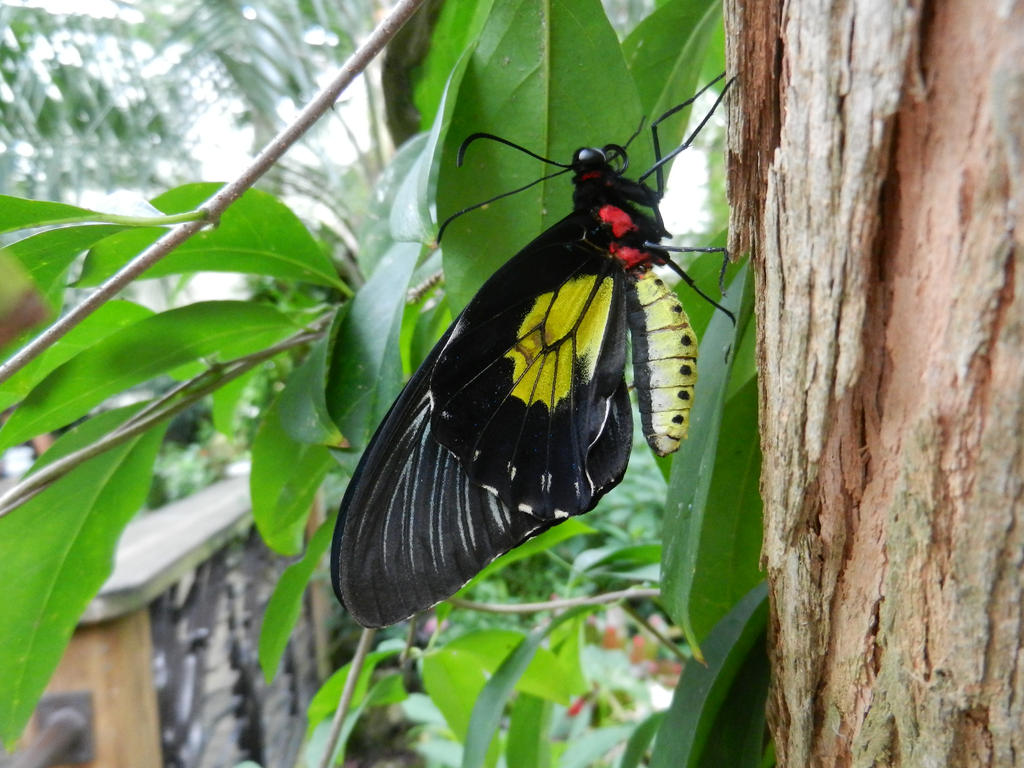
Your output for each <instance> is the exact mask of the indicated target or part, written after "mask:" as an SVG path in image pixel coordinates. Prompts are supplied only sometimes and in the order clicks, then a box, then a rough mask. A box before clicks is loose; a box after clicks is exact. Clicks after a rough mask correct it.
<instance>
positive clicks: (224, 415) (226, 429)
mask: <svg viewBox="0 0 1024 768" xmlns="http://www.w3.org/2000/svg"><path fill="white" fill-rule="evenodd" d="M260 373H261V372H260V369H259V368H258V367H256V368H252V369H251V370H249V371H247V372H246V373H243V374H241V375H240V376H236V377H235V378H233V379H232V380H231V381H229V382H227V383H226V384H223V385H221V386H220V387H218V388H217V389H216V390H215V391H214V392H213V393H212V395H211V398H212V399H213V408H212V414H211V415H212V417H213V428H214V429H216V430H217V431H218V432H220V433H221V434H222V435H224V437H226V438H228V439H229V440H233V439H234V438H235V424H236V422H237V420H238V416H239V412H238V406H239V403H241V402H242V397H243V396H244V395H245V390H246V388H247V387H248V386H249V384H250V383H251V382H252V381H253V379H255V378H256V377H257V376H258V375H260Z"/></svg>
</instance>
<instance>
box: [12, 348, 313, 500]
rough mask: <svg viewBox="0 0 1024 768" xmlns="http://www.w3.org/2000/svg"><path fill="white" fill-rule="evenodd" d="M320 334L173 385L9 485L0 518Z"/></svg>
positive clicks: (268, 350)
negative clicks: (108, 429)
mask: <svg viewBox="0 0 1024 768" xmlns="http://www.w3.org/2000/svg"><path fill="white" fill-rule="evenodd" d="M319 335H320V334H319V333H318V332H314V331H303V332H302V333H298V334H296V335H295V336H292V337H291V338H289V339H285V340H284V341H282V342H280V343H278V344H275V345H273V346H271V347H267V348H266V349H262V350H260V351H259V352H254V353H253V354H251V355H246V356H244V357H239V358H236V359H235V360H231V361H229V362H227V363H222V364H220V365H218V366H216V367H213V368H209V369H208V370H206V371H204V372H203V373H201V374H199V375H198V376H195V377H194V378H192V379H190V380H189V381H187V382H185V383H184V384H183V385H181V386H178V387H175V388H174V389H173V390H171V391H170V392H168V393H166V394H164V395H163V396H162V397H159V398H157V399H156V400H154V401H153V402H152V403H150V404H149V405H147V406H146V407H145V408H144V409H143V410H141V411H139V412H138V413H136V414H134V415H133V416H132V417H131V418H129V419H128V420H127V421H125V422H124V423H123V424H121V425H120V426H119V427H117V428H116V429H114V430H113V431H111V432H109V433H107V434H106V435H104V436H103V437H101V438H100V439H99V440H97V441H96V442H94V443H91V444H90V445H87V446H85V447H84V448H81V449H80V450H77V451H74V452H73V453H69V454H68V455H67V456H62V457H61V458H59V459H56V460H55V461H53V462H52V463H50V464H47V465H46V466H44V467H42V468H40V469H39V471H37V472H33V473H32V474H30V475H28V476H27V477H25V478H23V479H22V480H21V481H20V482H19V483H18V484H17V485H15V486H13V487H12V488H10V489H9V490H8V491H7V492H6V493H5V494H4V495H3V496H2V497H0V518H2V517H4V515H6V514H8V513H9V512H11V511H12V510H14V509H15V508H17V507H19V506H20V505H22V504H24V503H25V502H26V501H28V500H29V499H31V498H32V497H33V496H35V495H36V494H38V493H40V492H42V491H44V490H46V488H47V487H48V486H49V485H51V484H52V483H54V482H55V481H56V480H58V479H60V478H61V477H63V476H64V475H66V474H67V473H68V472H70V471H71V470H72V469H74V468H75V467H77V466H79V465H80V464H82V463H84V462H86V461H88V460H89V459H91V458H93V457H94V456H98V455H99V454H101V453H103V452H104V451H107V450H109V449H111V448H113V447H115V446H117V445H120V444H121V443H123V442H125V441H126V440H130V439H131V438H133V437H135V436H136V435H141V434H142V433H143V432H145V431H146V430H147V429H149V428H151V427H153V426H155V425H157V424H159V423H160V422H161V421H163V420H164V419H168V418H170V417H171V416H174V415H176V414H178V413H181V412H182V411H184V410H185V409H186V408H188V407H189V406H190V405H192V404H193V403H194V402H196V401H197V400H200V399H202V398H203V397H205V396H206V395H208V394H210V393H211V392H213V391H214V390H215V389H218V388H219V387H221V386H223V385H224V384H225V383H226V382H228V381H231V380H232V379H236V378H238V377H239V376H241V375H242V374H243V373H245V372H246V371H249V370H251V369H252V368H254V367H255V366H257V365H259V364H260V363H262V362H263V361H264V360H269V359H270V358H271V357H274V356H275V355H277V354H280V353H281V352H284V351H285V350H288V349H291V348H292V347H297V346H300V345H302V344H307V343H309V342H310V341H313V340H315V339H316V338H318V337H319ZM183 392H187V393H188V394H187V395H185V396H183V397H180V398H179V397H178V395H179V394H181V393H183Z"/></svg>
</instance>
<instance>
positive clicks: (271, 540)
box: [249, 393, 334, 555]
mask: <svg viewBox="0 0 1024 768" xmlns="http://www.w3.org/2000/svg"><path fill="white" fill-rule="evenodd" d="M282 399H283V393H282V395H279V396H278V397H277V399H276V400H274V402H273V403H271V405H270V407H269V408H267V409H266V410H264V412H263V421H262V422H260V427H259V429H258V430H257V431H256V437H255V438H254V440H253V444H252V471H251V472H250V473H249V493H250V496H251V497H252V517H253V521H254V522H255V523H256V528H257V530H258V531H259V532H260V536H262V537H263V540H264V541H265V542H266V543H267V546H268V547H270V548H271V549H273V550H274V551H275V552H279V553H280V554H282V555H294V554H297V553H298V552H301V551H302V543H303V539H304V537H305V530H306V520H307V519H308V518H309V512H310V509H311V507H312V504H313V497H314V496H315V495H316V492H317V490H318V489H319V488H320V484H321V483H322V482H323V479H324V477H325V476H326V474H327V471H328V470H329V469H330V468H331V466H332V465H333V463H334V462H333V459H332V458H331V454H330V452H329V451H328V450H327V449H326V448H325V447H323V446H322V445H313V444H310V443H297V442H295V441H294V440H292V438H291V436H290V435H289V434H288V431H287V430H286V429H285V428H284V426H283V425H282V423H281V402H282Z"/></svg>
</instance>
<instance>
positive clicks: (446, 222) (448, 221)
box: [437, 152, 572, 245]
mask: <svg viewBox="0 0 1024 768" xmlns="http://www.w3.org/2000/svg"><path fill="white" fill-rule="evenodd" d="M529 154H533V153H532V152H531V153H529ZM534 157H537V155H534ZM541 159H543V158H541ZM571 170H572V166H568V167H565V168H562V170H560V171H555V172H554V173H549V174H548V175H547V176H541V177H540V178H539V179H534V180H533V181H531V182H530V183H529V184H524V185H523V186H521V187H519V188H518V189H513V190H511V191H509V192H502V193H501V194H500V195H495V196H494V197H492V198H490V199H488V200H483V201H482V202H479V203H474V204H473V205H471V206H469V207H467V208H463V209H462V210H461V211H456V212H455V213H453V214H452V215H451V216H449V217H448V218H447V219H445V220H444V221H443V222H442V223H441V226H440V228H439V229H438V230H437V243H438V245H440V244H441V238H442V237H443V236H444V231H445V229H447V228H448V225H449V224H451V223H452V222H453V221H454V220H455V219H457V218H459V216H461V215H462V214H464V213H469V212H470V211H475V210H476V209H477V208H483V207H484V206H485V205H490V204H491V203H493V202H494V201H495V200H501V199H502V198H503V197H509V196H511V195H518V194H519V193H520V192H524V191H526V190H527V189H529V188H530V187H533V186H536V185H537V184H540V183H541V182H542V181H547V180H548V179H553V178H555V177H556V176H561V175H562V174H563V173H568V172H569V171H571Z"/></svg>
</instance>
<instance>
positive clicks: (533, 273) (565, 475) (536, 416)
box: [331, 214, 632, 627]
mask: <svg viewBox="0 0 1024 768" xmlns="http://www.w3.org/2000/svg"><path fill="white" fill-rule="evenodd" d="M574 216H575V214H574V215H573V216H570V217H567V219H565V220H563V222H562V223H561V224H559V225H556V226H555V227H553V228H552V229H551V230H548V232H546V233H545V234H544V235H542V236H541V237H540V238H538V239H537V240H535V241H534V242H533V243H531V245H530V246H528V247H527V248H525V249H523V251H521V252H520V253H519V254H518V255H517V256H515V257H514V258H513V259H512V260H510V262H509V263H508V264H507V265H506V266H505V267H504V268H502V269H501V270H499V271H498V272H497V273H495V275H494V276H493V277H492V278H491V279H490V280H489V281H488V282H487V283H486V284H485V286H484V287H483V288H482V289H481V291H480V293H478V294H477V296H476V297H475V298H474V299H473V301H472V302H471V303H470V305H469V306H468V307H467V308H466V310H465V311H464V312H463V313H462V314H461V315H460V316H459V318H458V319H457V320H456V321H455V323H454V324H453V325H452V327H451V328H450V329H449V330H448V332H447V333H446V334H445V336H444V337H443V338H442V339H441V340H440V341H439V342H438V344H437V345H436V346H435V347H434V349H433V350H432V351H431V353H430V355H428V357H427V359H426V360H425V361H424V363H423V365H422V366H420V368H419V370H418V371H417V372H416V373H415V375H414V376H413V377H412V379H411V380H410V381H409V383H408V384H407V385H406V387H405V389H404V390H403V391H402V393H401V394H400V395H399V397H398V399H397V400H396V402H395V404H394V405H393V406H392V408H391V410H390V411H389V412H388V414H387V416H386V417H385V418H384V421H383V422H382V423H381V425H380V427H379V428H378V429H377V432H376V434H375V435H374V437H373V438H372V440H371V441H370V444H369V446H368V448H367V449H366V451H365V453H364V455H363V458H362V460H361V461H360V463H359V466H358V467H357V468H356V472H355V474H354V475H353V478H352V480H351V482H350V483H349V486H348V489H347V491H346V493H345V498H344V499H343V500H342V504H341V510H340V513H339V518H338V523H337V527H336V529H335V534H334V541H333V546H332V552H331V573H332V581H333V584H334V589H335V593H336V594H337V596H338V599H339V600H340V601H341V602H342V603H343V604H344V605H345V606H346V608H348V610H349V611H350V612H351V613H352V615H353V616H354V617H355V618H356V620H357V621H359V623H361V624H363V625H364V626H371V627H377V626H386V625H388V624H393V623H395V622H397V621H401V620H402V619H405V618H407V617H408V616H410V615H412V614H413V613H416V612H417V611H421V610H424V609H426V608H429V607H430V606H432V605H434V604H436V603H437V602H439V601H440V600H443V599H444V598H446V597H449V596H450V595H451V594H453V593H454V592H456V591H457V590H458V589H459V588H460V587H462V586H463V585H464V584H465V583H466V582H467V581H468V580H469V579H470V578H472V577H473V576H474V575H475V574H476V573H478V572H479V571H480V569H481V568H483V567H484V566H485V565H486V564H487V563H488V562H490V561H491V560H493V559H494V558H495V557H497V556H498V555H501V554H503V553H505V552H507V551H508V550H510V549H512V548H514V547H515V546H517V545H519V544H521V543H522V542H523V541H525V540H526V539H528V538H530V537H531V536H534V535H536V534H538V533H540V532H541V531H543V530H545V529H547V528H549V527H551V526H552V525H554V524H556V523H557V522H559V521H560V519H561V518H563V517H565V516H568V515H570V514H579V513H581V512H586V511H587V510H589V509H591V508H592V507H593V505H594V504H596V503H597V500H598V498H600V496H601V495H602V494H603V493H604V492H606V491H607V490H608V489H610V488H611V487H613V486H614V485H615V484H616V483H617V482H618V481H619V480H620V479H621V477H622V475H623V473H624V472H625V468H626V463H627V461H628V458H629V448H630V440H631V435H632V414H631V411H630V406H629V398H628V395H627V392H626V387H625V382H624V380H623V365H624V354H625V352H624V346H623V345H624V336H625V329H624V322H625V320H624V316H625V311H624V309H623V306H622V304H623V301H624V299H623V295H622V294H623V285H622V276H621V274H619V273H616V272H615V271H614V270H612V269H610V268H609V266H607V265H606V262H607V260H606V259H604V258H603V256H602V254H601V252H600V251H597V250H596V249H594V248H592V247H590V246H588V245H586V243H585V242H584V241H583V240H582V236H583V232H584V231H585V230H583V229H581V222H580V220H579V219H578V218H576V219H574ZM531 278H532V280H531ZM573 280H577V281H580V280H582V281H583V283H586V282H587V281H589V282H590V283H591V284H592V285H602V286H604V287H603V288H602V291H603V292H602V293H601V294H600V296H592V293H593V292H592V291H589V290H585V288H586V286H585V285H584V284H583V283H580V282H577V283H575V284H574V285H575V286H576V288H577V289H578V290H577V291H576V294H574V295H575V296H576V297H577V298H580V297H582V298H581V300H578V301H575V304H573V306H578V307H579V308H580V314H581V316H583V317H584V318H586V314H587V312H588V311H590V310H589V309H588V308H589V307H592V306H594V305H595V302H598V304H599V305H600V307H602V310H601V312H599V313H598V315H594V316H592V317H590V318H589V319H588V320H587V322H588V323H589V325H588V327H587V328H586V331H587V334H588V346H587V349H588V350H589V352H590V354H591V355H592V356H593V359H592V360H590V359H588V360H587V361H586V365H580V364H578V361H576V360H574V361H573V365H574V369H573V370H572V371H571V373H572V377H571V378H570V379H569V382H570V385H569V386H568V389H567V395H568V396H567V397H565V398H563V399H562V400H561V401H560V402H559V404H558V407H555V408H552V409H547V411H548V412H547V413H541V412H540V411H541V410H542V409H541V408H540V405H543V403H534V406H537V407H534V408H533V412H532V413H531V412H530V407H526V406H525V404H524V403H523V402H522V401H521V400H517V398H514V397H511V392H512V391H513V390H514V389H515V386H516V380H515V379H514V378H513V375H512V374H514V368H515V365H514V362H513V361H512V360H511V359H510V358H509V357H508V356H507V355H508V354H509V350H510V349H512V348H514V346H515V343H516V341H517V340H518V336H519V335H520V334H519V333H518V332H517V331H516V330H515V329H517V328H519V327H520V326H521V325H522V323H523V319H524V318H525V317H526V315H528V314H529V312H530V311H532V310H534V309H536V305H537V297H538V296H540V295H543V294H545V293H557V291H559V290H561V289H562V286H564V285H566V284H567V283H568V282H570V281H573ZM605 280H610V281H611V282H610V283H604V282H603V281H605ZM570 298H572V297H570V296H569V295H568V294H563V299H562V300H559V302H560V303H559V306H558V307H556V308H557V309H560V310H561V311H562V312H563V314H564V313H565V312H569V311H570V310H571V306H570V304H569V303H566V302H568V301H569V299H570ZM563 304H564V306H562V305H563ZM604 308H606V309H607V311H604ZM549 314H550V313H549ZM599 321H600V322H604V323H606V324H607V325H608V328H607V329H604V330H602V329H600V328H598V325H599ZM503 329H504V330H503ZM595 339H597V341H595ZM563 343H570V344H571V341H569V342H563ZM541 349H543V348H541ZM545 354H548V356H550V354H551V353H550V351H549V352H548V353H545ZM543 357H544V355H543V354H542V355H541V358H542V359H543ZM503 361H504V362H503ZM549 362H551V361H549ZM527 370H529V366H527ZM510 371H511V372H510ZM585 374H586V375H585ZM563 376H564V369H563ZM540 378H542V377H538V380H539V379H540ZM524 379H525V377H524V376H523V375H520V376H519V378H518V381H519V382H522V381H523V380H524ZM551 381H559V379H558V378H557V376H553V377H552V378H551ZM561 381H563V382H564V381H565V379H564V378H563V379H562V380H561ZM520 391H521V392H522V391H525V390H520ZM533 391H537V388H536V387H533ZM488 393H490V394H488ZM489 398H490V399H489ZM441 402H443V403H445V404H446V405H445V409H444V410H445V413H447V414H453V413H454V414H456V418H455V419H452V418H444V417H440V418H439V411H438V404H439V403H441ZM439 424H440V425H441V427H440V429H439V428H438V425H439ZM499 427H500V428H499ZM467 446H470V447H471V450H472V452H473V454H472V455H473V456H475V458H476V461H475V462H474V461H472V460H467V459H466V458H465V451H466V447H467ZM481 458H482V459H483V460H482V461H481ZM509 462H511V463H512V464H511V465H512V466H515V467H517V472H516V473H515V474H516V475H517V476H518V477H519V480H518V481H516V479H515V478H509V477H508V473H507V472H505V473H504V475H502V473H500V472H499V473H498V475H497V476H495V475H494V474H493V473H489V469H488V468H490V467H495V466H501V465H502V464H503V463H504V465H508V464H509ZM467 467H469V468H470V470H469V471H467ZM531 474H532V475H533V476H532V478H531V477H530V475H531ZM503 478H507V480H506V479H503ZM563 499H564V500H563ZM554 510H558V513H556V512H555V511H554ZM562 512H564V513H565V514H564V515H563V514H561V513H562Z"/></svg>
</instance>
